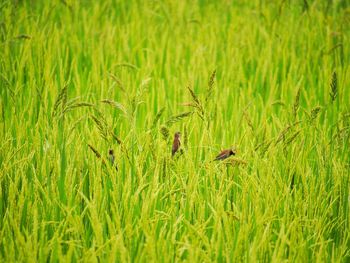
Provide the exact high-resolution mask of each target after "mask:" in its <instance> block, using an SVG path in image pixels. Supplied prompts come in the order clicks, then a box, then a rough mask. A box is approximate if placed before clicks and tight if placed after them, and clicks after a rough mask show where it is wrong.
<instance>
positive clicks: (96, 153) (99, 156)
mask: <svg viewBox="0 0 350 263" xmlns="http://www.w3.org/2000/svg"><path fill="white" fill-rule="evenodd" d="M88 146H89V148H90V150H91V151H92V152H93V153H94V154H95V155H96V157H97V158H98V159H99V158H101V154H100V153H99V152H98V151H97V150H96V149H95V148H94V147H93V146H92V145H91V144H88Z"/></svg>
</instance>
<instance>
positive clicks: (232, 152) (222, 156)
mask: <svg viewBox="0 0 350 263" xmlns="http://www.w3.org/2000/svg"><path fill="white" fill-rule="evenodd" d="M231 155H236V151H235V150H232V149H227V150H223V151H222V152H221V153H220V154H219V155H218V156H216V158H215V159H214V161H219V160H225V159H226V158H228V157H230V156H231Z"/></svg>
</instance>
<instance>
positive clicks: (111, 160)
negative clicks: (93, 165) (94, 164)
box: [108, 149, 118, 171]
mask: <svg viewBox="0 0 350 263" xmlns="http://www.w3.org/2000/svg"><path fill="white" fill-rule="evenodd" d="M108 160H109V162H110V164H111V165H112V166H114V160H115V157H114V151H113V150H112V149H109V151H108ZM115 169H116V170H117V171H118V167H117V165H115Z"/></svg>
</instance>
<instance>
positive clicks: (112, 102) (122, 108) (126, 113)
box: [101, 99, 128, 115]
mask: <svg viewBox="0 0 350 263" xmlns="http://www.w3.org/2000/svg"><path fill="white" fill-rule="evenodd" d="M101 102H102V103H105V104H108V105H110V106H112V107H114V108H116V109H118V110H120V111H121V112H123V113H124V114H125V115H128V111H127V110H126V108H125V107H124V105H123V104H121V103H119V102H116V101H113V100H110V99H104V100H101Z"/></svg>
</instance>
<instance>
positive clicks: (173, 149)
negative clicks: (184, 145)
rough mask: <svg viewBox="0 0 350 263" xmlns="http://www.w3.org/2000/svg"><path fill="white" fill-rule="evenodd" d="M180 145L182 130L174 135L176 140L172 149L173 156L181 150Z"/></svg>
mask: <svg viewBox="0 0 350 263" xmlns="http://www.w3.org/2000/svg"><path fill="white" fill-rule="evenodd" d="M180 145H181V142H180V132H176V133H175V137H174V142H173V148H172V149H171V156H173V157H174V155H175V153H176V152H177V151H178V150H179V148H180Z"/></svg>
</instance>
